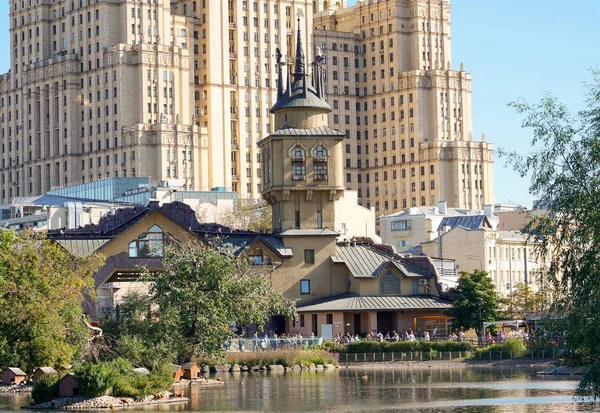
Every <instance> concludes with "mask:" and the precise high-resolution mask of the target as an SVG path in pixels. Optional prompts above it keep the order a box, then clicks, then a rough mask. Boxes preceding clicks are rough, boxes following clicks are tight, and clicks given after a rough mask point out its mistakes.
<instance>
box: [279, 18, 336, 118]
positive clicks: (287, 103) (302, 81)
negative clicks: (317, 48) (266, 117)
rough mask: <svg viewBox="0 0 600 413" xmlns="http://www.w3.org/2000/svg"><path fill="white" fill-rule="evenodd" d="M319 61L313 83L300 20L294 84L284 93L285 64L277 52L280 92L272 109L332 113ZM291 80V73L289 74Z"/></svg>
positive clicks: (315, 64) (315, 68) (314, 67)
mask: <svg viewBox="0 0 600 413" xmlns="http://www.w3.org/2000/svg"><path fill="white" fill-rule="evenodd" d="M319 60H320V59H318V60H317V62H315V63H314V64H313V70H314V73H313V81H312V82H309V80H308V76H307V73H306V63H305V55H304V50H303V45H302V34H301V31H300V19H298V32H297V37H296V62H295V64H294V73H293V81H292V83H289V82H288V85H287V89H286V91H285V92H282V91H281V89H282V83H283V81H282V78H283V76H282V72H283V66H284V65H285V64H284V63H282V62H281V53H280V52H279V50H278V51H277V62H278V64H279V69H280V70H279V80H278V81H279V90H280V92H279V93H278V98H277V102H275V105H273V107H272V108H271V112H272V113H275V112H277V111H280V110H282V109H299V108H310V109H313V110H314V109H317V110H320V111H322V112H325V113H328V112H331V106H329V104H328V103H327V101H326V100H325V97H324V88H323V86H322V84H323V81H322V74H321V68H320V67H319ZM288 71H291V69H288ZM287 76H288V79H289V77H290V76H289V72H288V75H287Z"/></svg>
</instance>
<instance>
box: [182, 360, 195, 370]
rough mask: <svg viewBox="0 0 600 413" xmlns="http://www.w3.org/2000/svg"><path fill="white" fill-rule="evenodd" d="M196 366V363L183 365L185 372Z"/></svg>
mask: <svg viewBox="0 0 600 413" xmlns="http://www.w3.org/2000/svg"><path fill="white" fill-rule="evenodd" d="M195 365H196V363H193V362H189V363H185V364H184V365H182V366H181V367H183V369H184V370H189V369H191V368H192V367H194V366H195Z"/></svg>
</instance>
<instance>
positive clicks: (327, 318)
mask: <svg viewBox="0 0 600 413" xmlns="http://www.w3.org/2000/svg"><path fill="white" fill-rule="evenodd" d="M325 324H333V314H325Z"/></svg>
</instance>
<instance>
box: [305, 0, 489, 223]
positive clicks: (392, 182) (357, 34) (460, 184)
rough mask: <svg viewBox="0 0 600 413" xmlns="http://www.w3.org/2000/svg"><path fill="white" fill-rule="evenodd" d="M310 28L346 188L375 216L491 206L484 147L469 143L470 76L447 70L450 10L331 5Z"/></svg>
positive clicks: (397, 4)
mask: <svg viewBox="0 0 600 413" xmlns="http://www.w3.org/2000/svg"><path fill="white" fill-rule="evenodd" d="M326 6H327V7H326V8H325V10H323V11H321V12H319V13H317V14H316V15H315V18H314V24H313V30H314V41H315V46H316V47H318V48H319V49H320V50H321V53H322V54H323V55H324V56H325V66H324V67H326V68H327V69H326V74H327V80H326V90H327V93H328V102H329V103H330V105H331V106H332V108H333V111H332V112H331V114H330V115H329V116H330V125H332V127H334V128H337V129H340V130H343V131H345V133H346V136H347V139H346V144H345V164H344V165H345V168H346V171H345V181H346V187H347V188H351V189H357V190H358V192H359V200H360V202H361V203H362V205H364V206H368V207H375V209H376V210H377V214H378V215H382V214H389V213H393V212H395V211H396V212H397V211H398V210H401V209H404V208H408V207H413V206H422V205H429V206H435V205H436V204H437V202H438V201H441V200H443V201H447V204H448V206H451V207H457V208H468V209H483V206H484V205H485V204H490V203H493V170H492V168H493V153H492V146H491V144H489V143H487V142H485V138H484V137H483V135H482V138H481V141H475V140H473V131H472V106H471V86H472V83H471V75H470V74H469V73H467V72H466V71H465V70H464V66H463V64H462V63H461V64H460V67H459V70H453V69H452V67H453V66H452V49H451V32H450V29H451V24H450V11H451V6H450V4H449V1H448V0H433V1H432V0H403V1H400V0H395V1H392V0H389V1H376V0H364V1H358V2H357V5H355V6H352V7H346V4H345V2H338V3H335V4H334V3H330V4H328V5H326Z"/></svg>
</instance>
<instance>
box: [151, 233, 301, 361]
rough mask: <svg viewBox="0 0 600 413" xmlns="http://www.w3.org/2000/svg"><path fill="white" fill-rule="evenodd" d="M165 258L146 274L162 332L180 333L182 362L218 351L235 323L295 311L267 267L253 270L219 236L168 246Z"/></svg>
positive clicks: (261, 321) (262, 320) (260, 322)
mask: <svg viewBox="0 0 600 413" xmlns="http://www.w3.org/2000/svg"><path fill="white" fill-rule="evenodd" d="M162 262H163V268H162V270H161V271H159V272H147V273H145V274H144V275H143V277H144V278H145V279H146V280H149V281H151V282H152V287H151V290H150V295H151V301H152V303H153V304H154V305H155V306H156V308H157V310H156V316H157V319H159V320H160V322H158V323H155V324H158V325H161V328H162V331H160V332H159V335H169V336H170V337H176V338H177V340H178V344H177V345H176V351H177V354H178V355H177V359H178V361H180V362H184V361H187V360H190V359H191V358H192V357H193V356H195V355H198V354H200V353H207V354H209V355H218V354H219V353H220V352H221V351H222V343H223V340H225V339H226V338H227V337H228V336H229V335H230V334H231V329H232V328H233V327H234V326H248V325H250V324H252V323H256V324H257V325H258V327H259V328H262V327H263V326H264V324H265V323H266V321H267V320H268V318H269V317H270V316H272V315H277V314H280V315H283V316H294V315H295V304H294V303H293V302H291V301H289V300H287V299H285V298H284V297H283V296H282V295H281V294H280V293H279V292H277V291H275V290H274V289H273V287H272V286H271V282H270V277H269V274H268V273H267V274H265V271H256V270H251V269H250V268H249V266H248V264H247V262H246V260H245V259H242V258H239V257H237V256H235V255H234V254H233V252H232V250H231V249H230V248H227V247H226V246H222V245H220V244H219V242H218V241H217V240H215V242H213V243H212V245H211V246H208V247H207V246H206V245H197V244H193V245H192V244H189V245H175V246H173V247H170V248H167V249H166V251H165V254H164V257H163V260H162ZM266 272H268V269H266Z"/></svg>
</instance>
